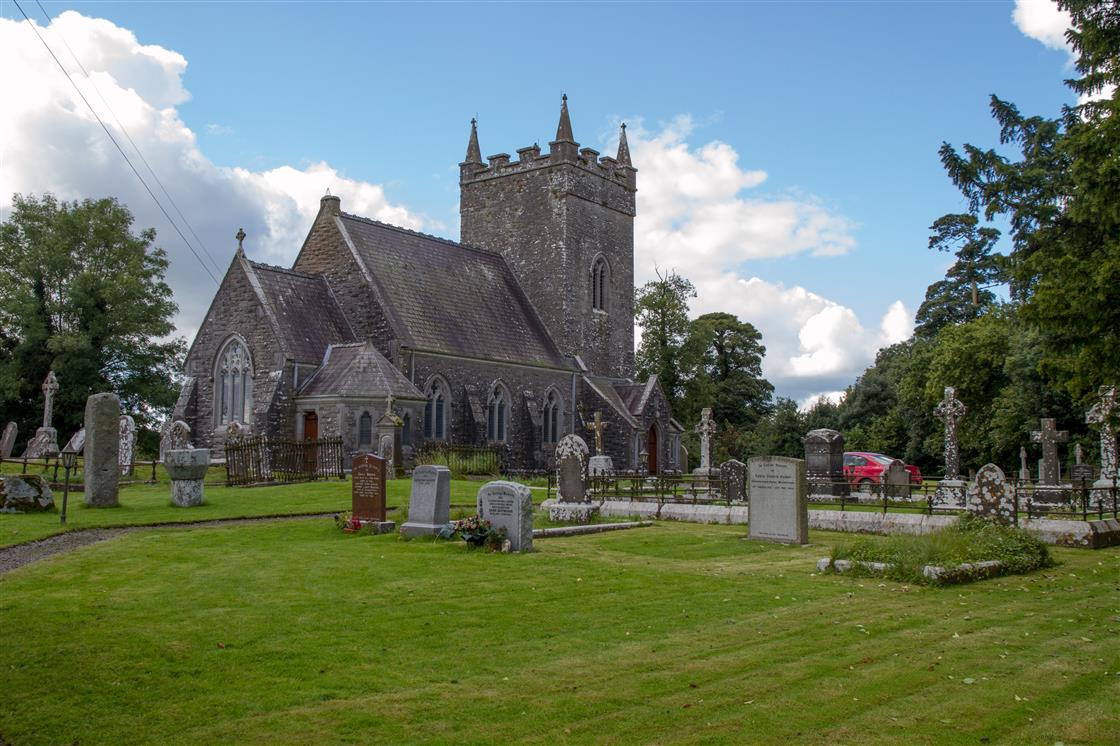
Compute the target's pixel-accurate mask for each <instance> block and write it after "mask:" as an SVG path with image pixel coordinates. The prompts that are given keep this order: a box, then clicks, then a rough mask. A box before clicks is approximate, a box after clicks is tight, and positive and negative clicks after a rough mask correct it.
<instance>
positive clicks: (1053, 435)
mask: <svg viewBox="0 0 1120 746" xmlns="http://www.w3.org/2000/svg"><path fill="white" fill-rule="evenodd" d="M1054 423H1055V420H1054V418H1053V417H1043V418H1042V429H1040V430H1035V431H1034V432H1032V433H1031V442H1032V443H1041V444H1042V473H1041V474H1039V475H1038V483H1039V484H1043V485H1056V484H1057V483H1058V444H1059V443H1068V442H1069V431H1068V430H1058V429H1057V428H1056V426H1055V424H1054Z"/></svg>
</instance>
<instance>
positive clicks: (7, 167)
mask: <svg viewBox="0 0 1120 746" xmlns="http://www.w3.org/2000/svg"><path fill="white" fill-rule="evenodd" d="M39 31H40V33H41V34H43V37H44V39H45V40H46V41H47V43H48V44H50V45H51V47H52V48H53V49H54V51H55V54H56V55H58V57H59V59H60V60H61V61H62V62H63V64H64V65H66V67H67V69H68V70H69V71H70V73H71V75H73V77H74V80H75V82H77V84H78V85H79V87H80V88H81V89H82V91H83V92H84V93H85V96H86V98H87V99H88V100H89V102H90V104H92V105H93V107H94V108H95V109H96V110H97V111H98V113H99V114H100V116H101V118H102V119H103V120H104V121H105V123H106V125H107V126H108V127H109V128H110V130H111V131H113V132H114V135H115V136H116V138H117V141H118V142H119V143H120V144H121V146H122V147H123V148H124V149H125V152H127V153H129V156H130V158H131V159H132V160H133V162H134V163H135V164H136V166H137V168H138V169H140V171H141V173H142V174H143V175H144V176H145V178H146V179H147V180H148V182H149V184H150V185H151V187H152V189H153V191H155V192H156V194H157V195H159V196H160V197H161V199H162V198H163V194H162V193H161V191H160V189H159V187H158V186H157V184H156V183H155V180H154V179H152V178H151V176H150V175H149V174H148V173H147V170H146V169H145V167H144V165H143V163H142V161H141V160H140V159H139V157H137V156H136V155H135V153H134V152H132V150H131V146H129V144H128V141H127V138H125V137H124V136H123V135H122V134H121V133H120V132H119V130H118V129H117V126H116V124H115V120H114V118H113V116H112V115H111V114H110V113H109V112H108V110H107V109H106V107H105V104H104V103H103V102H102V96H103V97H104V99H105V101H107V102H108V104H109V106H110V107H111V108H112V111H113V112H115V114H116V117H117V118H119V119H120V121H121V123H122V124H123V125H124V127H125V128H126V129H127V130H128V132H129V134H130V135H131V136H132V139H133V140H134V141H135V142H136V144H137V145H138V146H139V147H140V149H141V150H142V151H143V153H144V156H145V157H146V158H147V160H148V162H149V163H150V164H151V165H152V167H153V168H154V169H155V171H156V173H157V174H158V175H159V177H160V180H161V181H162V182H163V184H164V185H165V186H166V187H167V189H168V191H169V192H170V193H171V195H172V196H173V197H174V199H175V202H176V203H177V204H178V206H179V208H180V210H182V212H183V214H184V215H186V216H187V217H188V218H189V219H190V221H191V225H192V227H193V228H194V231H195V232H197V233H198V235H199V236H200V237H201V239H202V245H204V246H205V247H206V248H207V249H208V253H209V255H210V257H212V260H213V264H214V265H216V268H215V267H213V266H211V267H210V271H211V272H213V273H214V274H215V275H217V276H218V277H219V278H220V277H221V275H222V274H223V273H224V272H225V269H226V267H227V266H228V264H229V261H230V259H231V257H232V254H233V249H234V248H235V246H236V243H235V242H234V239H233V234H234V233H235V232H236V231H237V229H238V228H239V227H244V229H245V231H246V232H247V233H248V236H249V237H248V239H247V240H246V243H245V246H246V250H247V251H248V252H249V255H250V256H252V257H253V258H255V259H260V260H263V261H268V262H273V263H279V264H289V263H290V262H291V260H292V258H293V257H294V256H295V252H296V251H297V250H298V249H299V245H300V243H301V242H302V240H303V237H304V236H305V235H306V233H307V230H308V227H309V226H310V222H311V217H312V216H313V215H314V214H315V212H316V211H317V209H318V205H319V198H320V197H321V196H322V195H323V193H324V192H325V190H326V189H328V188H329V189H330V190H331V192H332V194H336V195H338V196H340V197H341V198H342V205H343V209H344V210H346V211H348V212H356V213H360V214H362V215H366V216H369V217H374V218H377V219H381V220H386V221H388V222H393V223H396V224H397V225H402V226H404V227H408V228H420V227H422V225H423V221H422V219H421V218H420V217H419V216H417V215H416V214H414V213H412V212H410V211H408V210H407V209H406V208H404V207H402V206H399V205H394V204H392V203H391V202H390V201H389V200H388V198H387V197H386V195H385V192H384V189H383V188H382V187H381V186H379V185H376V184H369V183H366V182H361V181H357V180H354V179H350V178H347V177H345V176H344V175H342V174H340V173H339V171H338V170H337V169H335V168H333V167H331V166H330V165H328V164H326V163H315V164H313V165H310V166H308V167H306V168H302V169H300V168H294V167H291V166H282V167H280V168H275V169H272V170H270V171H264V172H254V171H251V170H248V169H244V168H224V167H221V166H218V165H216V164H214V163H213V162H211V161H210V160H209V159H208V158H207V157H206V156H205V155H204V154H203V153H202V152H201V151H200V150H199V147H198V142H197V137H196V135H195V133H194V132H193V131H191V129H190V128H189V127H187V125H186V124H185V123H184V122H183V120H182V119H181V118H180V116H179V112H178V110H177V109H176V108H175V107H176V106H177V105H180V104H182V103H183V102H185V101H187V100H188V99H189V98H190V94H189V93H188V92H187V90H186V89H185V87H184V86H183V77H182V76H183V73H184V72H185V71H186V69H187V60H186V59H184V58H183V56H182V55H180V54H178V53H176V52H173V51H170V50H167V49H164V48H162V47H159V46H155V45H145V44H141V43H140V42H139V41H138V40H137V39H136V36H135V35H134V34H133V33H132V32H131V31H128V30H126V29H123V28H120V27H118V26H115V25H114V24H113V23H111V22H109V21H106V20H102V19H95V18H87V17H85V16H82V15H80V14H79V13H76V12H72V11H68V12H65V13H62V14H60V15H59V16H58V17H57V18H55V20H54V22H53V23H52V24H51V25H50V26H48V27H47V28H46V29H43V28H42V27H39ZM64 41H65V43H66V44H69V46H70V47H71V48H72V49H73V51H74V53H75V54H76V55H77V56H78V58H79V59H80V60H81V61H82V64H83V65H84V66H85V68H86V70H88V71H89V73H90V75H91V77H92V78H93V80H94V81H95V82H96V89H95V88H94V87H93V86H92V85H90V82H89V81H88V80H86V79H85V78H84V76H82V74H81V72H80V71H79V70H78V69H77V66H76V65H75V64H74V63H73V60H72V58H71V57H70V54H69V52H68V51H66V47H65V45H64V43H63V42H64ZM0 69H3V70H4V75H3V76H0V96H2V100H3V101H4V102H5V103H4V106H3V107H0V149H2V150H0V164H2V168H0V219H2V218H3V217H5V216H6V215H7V213H8V211H9V210H10V209H11V204H10V199H11V195H12V193H13V192H17V191H18V192H21V193H24V194H39V193H43V192H47V191H49V192H53V193H54V194H55V195H57V196H58V197H60V198H63V199H77V198H84V197H100V196H109V195H112V196H116V197H117V198H118V199H120V200H121V202H122V203H124V204H126V205H128V207H129V208H130V209H131V210H132V211H133V213H134V215H135V216H136V223H135V226H136V227H137V228H144V227H147V226H155V227H156V228H157V229H158V231H159V239H158V242H159V245H161V246H162V247H163V248H165V249H166V250H167V251H168V254H169V256H170V259H171V267H170V269H169V271H168V282H169V284H170V285H171V287H172V289H173V290H174V291H175V299H176V301H177V302H178V304H179V315H178V317H177V318H176V325H177V326H178V328H179V330H180V331H181V332H182V333H184V334H186V335H188V336H193V333H194V331H195V330H196V329H197V326H198V324H199V323H201V320H202V316H203V314H204V313H205V311H206V308H207V306H208V305H209V303H210V299H211V298H212V297H213V293H214V289H215V286H214V284H213V283H212V282H211V281H210V279H209V278H208V277H207V276H206V274H205V272H203V271H202V268H201V267H200V266H199V263H198V261H196V260H195V259H194V257H192V256H191V254H190V251H189V249H188V248H187V247H186V246H185V245H184V244H183V242H182V241H181V240H180V239H179V237H178V235H177V234H175V233H174V231H173V229H172V228H171V226H170V225H169V224H168V223H167V221H166V220H165V218H164V217H163V216H162V214H161V213H160V212H159V210H158V208H157V207H156V206H155V204H154V203H153V202H152V200H151V197H149V196H148V194H147V192H146V191H145V190H144V187H143V186H142V185H141V184H140V183H139V181H137V179H136V177H135V176H134V175H133V174H132V173H131V171H130V169H129V167H128V165H127V164H126V163H125V162H124V160H123V159H122V158H121V156H120V154H119V153H117V151H116V149H115V148H114V147H113V145H112V143H111V142H110V141H109V140H108V138H106V136H105V134H104V132H103V131H102V130H101V127H100V125H98V123H97V121H96V119H95V118H94V117H93V115H92V114H90V112H89V109H88V108H87V107H86V105H85V104H84V103H83V102H82V100H81V99H80V98H79V97H78V95H77V94H76V93H75V92H74V89H73V87H71V85H70V83H69V82H68V81H67V80H66V78H65V77H64V76H63V74H62V73H61V72H60V71H59V69H58V67H57V65H56V64H55V62H54V61H53V60H52V59H51V58H50V56H49V55H48V54H47V52H46V50H44V49H43V47H42V45H41V44H40V42H39V40H38V39H37V38H36V36H35V34H34V32H33V31H32V29H31V28H30V27H28V25H27V24H26V23H25V22H22V21H21V22H18V23H17V22H15V21H10V20H6V19H0ZM217 126H218V127H219V128H220V125H217ZM167 209H168V211H169V212H170V213H171V214H172V215H173V216H176V213H175V211H174V210H173V209H172V207H171V206H170V204H167ZM176 217H177V216H176ZM184 233H186V235H187V237H188V238H190V239H191V241H192V243H194V239H193V237H192V236H191V234H190V233H189V232H188V231H186V229H184Z"/></svg>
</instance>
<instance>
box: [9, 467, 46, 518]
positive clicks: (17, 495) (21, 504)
mask: <svg viewBox="0 0 1120 746" xmlns="http://www.w3.org/2000/svg"><path fill="white" fill-rule="evenodd" d="M46 510H54V495H53V494H52V493H51V488H50V486H49V485H48V484H47V480H45V479H43V477H42V476H41V475H39V474H20V475H18V476H17V475H13V476H9V477H0V513H41V512H43V511H46Z"/></svg>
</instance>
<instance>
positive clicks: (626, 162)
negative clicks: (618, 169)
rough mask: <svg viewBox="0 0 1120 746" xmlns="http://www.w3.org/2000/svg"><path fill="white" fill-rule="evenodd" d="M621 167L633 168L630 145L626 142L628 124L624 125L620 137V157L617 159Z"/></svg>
mask: <svg viewBox="0 0 1120 746" xmlns="http://www.w3.org/2000/svg"><path fill="white" fill-rule="evenodd" d="M615 160H616V161H618V165H620V166H633V165H634V164H633V163H631V162H630V143H628V142H626V122H623V123H622V129H621V130H620V131H619V135H618V155H617V156H616V157H615Z"/></svg>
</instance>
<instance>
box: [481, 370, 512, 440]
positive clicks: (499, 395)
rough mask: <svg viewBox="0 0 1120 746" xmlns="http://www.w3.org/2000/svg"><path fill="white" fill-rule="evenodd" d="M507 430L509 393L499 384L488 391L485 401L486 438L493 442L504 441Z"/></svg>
mask: <svg viewBox="0 0 1120 746" xmlns="http://www.w3.org/2000/svg"><path fill="white" fill-rule="evenodd" d="M508 431H509V393H508V392H507V391H506V390H505V387H503V386H502V385H501V384H497V385H495V386H494V388H493V389H491V391H490V399H489V400H488V401H487V402H486V438H487V440H490V441H492V442H495V443H504V442H505V441H506V436H507V434H508Z"/></svg>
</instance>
